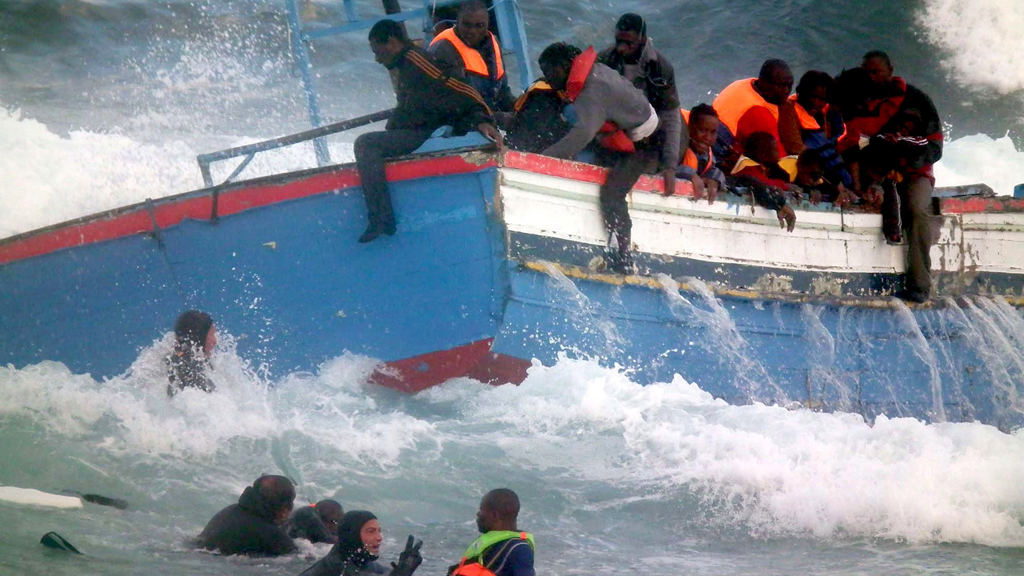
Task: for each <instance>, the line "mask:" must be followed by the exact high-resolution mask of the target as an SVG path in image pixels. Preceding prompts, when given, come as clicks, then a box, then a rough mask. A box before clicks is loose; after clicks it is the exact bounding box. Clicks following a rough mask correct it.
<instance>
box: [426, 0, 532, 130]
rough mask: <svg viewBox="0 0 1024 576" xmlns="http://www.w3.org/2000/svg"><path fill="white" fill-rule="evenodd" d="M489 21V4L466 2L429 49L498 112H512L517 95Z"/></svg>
mask: <svg viewBox="0 0 1024 576" xmlns="http://www.w3.org/2000/svg"><path fill="white" fill-rule="evenodd" d="M490 25H491V18H490V14H489V13H488V11H487V4H485V3H484V2H482V1H481V0H468V1H466V2H463V3H462V4H460V5H459V10H458V13H457V15H456V21H455V26H453V27H451V28H448V29H447V30H444V31H442V32H441V33H440V34H438V35H437V36H434V39H433V40H432V41H431V42H430V47H429V48H427V52H429V53H430V55H431V56H433V57H434V58H436V59H437V60H438V63H439V64H444V65H447V66H448V68H449V70H450V71H451V73H452V74H453V75H455V76H458V77H460V78H463V79H464V80H466V81H467V82H469V84H470V85H471V86H473V88H476V91H477V92H479V93H480V95H481V96H483V98H484V102H486V103H487V105H488V106H490V108H491V110H493V111H494V112H495V113H498V112H511V111H512V105H513V103H514V102H515V99H514V98H513V97H512V91H511V90H510V89H509V87H508V75H507V74H505V65H504V62H503V61H502V57H501V44H499V43H498V38H497V37H496V36H495V35H494V33H493V32H491V31H490Z"/></svg>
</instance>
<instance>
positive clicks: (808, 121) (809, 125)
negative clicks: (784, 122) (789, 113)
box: [789, 94, 821, 130]
mask: <svg viewBox="0 0 1024 576" xmlns="http://www.w3.org/2000/svg"><path fill="white" fill-rule="evenodd" d="M789 101H790V103H792V104H793V109H794V110H796V118H797V120H799V121H800V128H801V129H802V130H821V123H820V122H818V120H817V119H816V118H815V117H814V116H811V113H810V112H808V111H807V108H804V107H803V105H801V104H800V103H799V102H797V97H796V94H793V95H792V96H790V97H789Z"/></svg>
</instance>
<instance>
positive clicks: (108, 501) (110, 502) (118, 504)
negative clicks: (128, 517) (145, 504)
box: [79, 494, 128, 510]
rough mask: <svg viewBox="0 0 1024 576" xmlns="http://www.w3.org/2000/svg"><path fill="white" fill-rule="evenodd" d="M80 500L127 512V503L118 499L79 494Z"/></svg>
mask: <svg viewBox="0 0 1024 576" xmlns="http://www.w3.org/2000/svg"><path fill="white" fill-rule="evenodd" d="M79 496H81V497H82V500H85V501H86V502H92V503H93V504H98V505H100V506H110V507H111V508H117V509H118V510H127V509H128V503H127V502H125V501H124V500H121V499H120V498H110V497H108V496H100V495H99V494H79Z"/></svg>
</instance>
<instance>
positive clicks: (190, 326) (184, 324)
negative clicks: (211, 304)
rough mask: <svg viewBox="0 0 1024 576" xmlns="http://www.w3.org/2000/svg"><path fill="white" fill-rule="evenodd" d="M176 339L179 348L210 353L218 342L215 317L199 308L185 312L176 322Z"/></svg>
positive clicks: (176, 345)
mask: <svg viewBox="0 0 1024 576" xmlns="http://www.w3.org/2000/svg"><path fill="white" fill-rule="evenodd" d="M174 340H175V342H174V343H175V347H176V348H178V349H179V350H202V351H203V352H204V353H206V354H209V353H210V351H211V350H213V347H214V346H215V345H216V344H217V336H216V332H215V330H214V328H213V318H210V315H209V314H207V313H206V312H200V311H199V310H189V311H187V312H183V313H182V314H181V316H178V320H177V321H176V322H175V323H174Z"/></svg>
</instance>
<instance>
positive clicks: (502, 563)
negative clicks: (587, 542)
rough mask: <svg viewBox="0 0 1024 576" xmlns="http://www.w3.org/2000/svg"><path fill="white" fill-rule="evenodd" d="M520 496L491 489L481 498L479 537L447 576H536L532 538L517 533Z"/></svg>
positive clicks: (506, 489)
mask: <svg viewBox="0 0 1024 576" xmlns="http://www.w3.org/2000/svg"><path fill="white" fill-rule="evenodd" d="M518 517H519V496H518V495H517V494H516V493H515V492H513V491H512V490H510V489H508V488H497V489H495V490H491V491H490V492H488V493H487V494H485V495H484V497H483V498H481V499H480V508H479V509H478V510H477V513H476V527H477V529H478V530H479V531H480V536H479V537H478V538H477V539H476V540H474V541H473V543H472V544H470V545H469V548H468V549H467V550H466V553H465V554H464V555H463V556H462V560H460V561H459V563H458V564H455V565H453V566H451V567H450V568H448V576H535V575H536V572H535V571H534V568H533V553H534V549H535V545H534V542H533V535H532V534H528V533H526V532H520V531H519V528H518V527H517V519H518Z"/></svg>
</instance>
